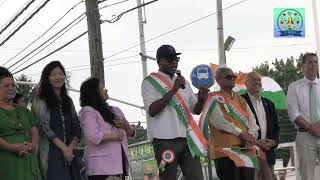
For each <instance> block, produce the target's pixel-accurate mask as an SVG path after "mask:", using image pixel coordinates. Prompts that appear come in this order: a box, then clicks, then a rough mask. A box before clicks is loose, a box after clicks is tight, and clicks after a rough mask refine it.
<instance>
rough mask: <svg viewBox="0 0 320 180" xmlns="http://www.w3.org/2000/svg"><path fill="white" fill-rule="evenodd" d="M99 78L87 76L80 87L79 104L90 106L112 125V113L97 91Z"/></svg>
mask: <svg viewBox="0 0 320 180" xmlns="http://www.w3.org/2000/svg"><path fill="white" fill-rule="evenodd" d="M99 84H100V80H99V79H98V78H94V77H93V78H89V79H87V80H85V81H84V82H83V83H82V84H81V87H80V106H81V107H85V106H91V107H92V108H94V109H95V110H97V111H98V112H99V113H100V114H101V116H102V117H103V119H104V120H105V121H106V122H108V123H110V124H112V125H114V122H113V118H114V117H115V115H114V113H113V112H112V110H111V107H110V106H109V105H108V103H107V102H105V101H104V100H103V99H102V97H101V96H100V93H99Z"/></svg>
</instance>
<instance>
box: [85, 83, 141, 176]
mask: <svg viewBox="0 0 320 180" xmlns="http://www.w3.org/2000/svg"><path fill="white" fill-rule="evenodd" d="M107 92H108V91H107V90H106V89H105V88H104V86H103V84H102V83H100V80H99V79H97V78H89V79H88V80H86V81H84V82H83V83H82V85H81V88H80V105H81V107H82V109H81V111H80V124H81V128H82V130H83V133H84V138H85V144H86V147H85V151H84V160H85V165H86V170H87V175H88V177H89V180H106V179H107V180H109V179H110V180H111V179H112V180H118V179H119V180H123V179H124V178H125V176H126V175H128V171H129V159H128V142H127V137H128V136H131V137H132V136H133V135H134V134H135V131H134V129H133V128H132V127H131V126H130V125H129V123H128V121H127V120H126V119H125V117H124V114H123V113H122V111H121V110H120V109H119V108H117V107H112V106H109V105H108V104H107V103H106V100H107V99H108V98H109V96H108V93H107Z"/></svg>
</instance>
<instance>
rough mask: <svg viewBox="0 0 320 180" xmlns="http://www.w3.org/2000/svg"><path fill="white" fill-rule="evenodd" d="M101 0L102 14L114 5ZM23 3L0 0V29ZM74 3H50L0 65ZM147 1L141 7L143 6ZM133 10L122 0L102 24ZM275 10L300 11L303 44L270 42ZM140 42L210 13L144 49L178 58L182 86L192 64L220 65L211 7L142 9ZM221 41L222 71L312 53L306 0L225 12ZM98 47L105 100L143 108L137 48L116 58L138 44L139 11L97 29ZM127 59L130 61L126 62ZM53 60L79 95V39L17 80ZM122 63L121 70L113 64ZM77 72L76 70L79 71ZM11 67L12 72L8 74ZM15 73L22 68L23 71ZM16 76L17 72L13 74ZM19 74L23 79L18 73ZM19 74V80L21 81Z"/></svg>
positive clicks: (180, 3)
mask: <svg viewBox="0 0 320 180" xmlns="http://www.w3.org/2000/svg"><path fill="white" fill-rule="evenodd" d="M119 1H120V0H107V1H105V2H103V3H101V4H100V7H102V6H106V5H109V4H113V3H116V2H119ZM240 1H241V0H223V7H224V8H226V7H229V6H231V5H233V4H235V3H238V2H240ZM26 2H27V0H10V1H9V0H0V17H1V18H0V27H3V25H5V24H6V23H7V22H8V21H9V19H10V18H11V17H12V16H13V15H14V14H15V13H16V12H17V11H18V10H19V9H20V8H21V7H22V6H23V5H24V4H25V3H26ZM42 2H43V1H40V0H36V1H35V3H34V4H33V5H32V6H30V8H29V9H28V10H27V11H26V13H24V14H23V15H22V16H21V18H19V19H18V20H17V21H16V23H14V24H13V25H12V26H10V28H9V29H8V30H7V31H5V32H4V33H2V34H1V35H0V41H2V40H3V39H4V38H5V37H6V36H7V35H8V34H9V32H10V31H11V30H12V29H14V27H15V26H17V24H18V22H21V21H22V19H23V18H25V17H26V15H27V14H28V13H30V12H32V10H34V9H35V7H36V6H37V5H39V4H41V3H42ZM78 2H80V0H51V1H50V2H49V3H48V4H47V5H46V6H45V7H44V8H43V9H42V10H41V11H40V12H39V13H38V14H36V15H35V16H34V18H32V19H31V20H30V21H29V22H28V23H27V24H26V25H25V26H24V27H22V28H21V30H20V31H18V32H17V33H16V34H15V35H14V36H13V37H12V38H11V39H10V40H9V41H7V42H6V43H5V44H4V45H3V46H1V47H0V65H2V64H3V63H4V62H6V61H7V60H9V59H10V58H12V57H13V56H15V55H16V54H17V53H19V52H20V50H22V49H23V48H25V47H26V46H27V45H28V44H29V43H31V42H32V41H33V40H34V39H35V38H37V37H38V36H39V35H41V34H42V33H43V32H44V31H45V30H46V29H48V28H49V27H50V26H51V25H52V24H53V23H54V22H55V21H57V20H58V19H59V18H60V17H61V16H62V15H63V14H65V13H66V12H67V11H68V10H69V9H70V8H71V7H73V6H74V5H75V4H77V3H78ZM146 2H147V1H146ZM134 6H136V1H135V0H128V1H126V2H123V3H121V4H118V5H114V6H110V7H107V8H104V9H102V10H100V13H101V19H110V18H111V17H112V16H113V15H118V14H120V13H121V12H123V11H125V10H127V9H130V8H132V7H134ZM274 8H305V16H306V20H305V23H306V37H305V38H283V39H280V38H273V9H274ZM145 9H146V20H147V24H145V38H146V40H148V39H152V38H154V37H157V36H158V35H161V34H163V33H166V32H169V31H171V30H172V29H175V28H177V27H180V26H182V25H184V24H187V23H190V22H192V21H194V20H196V19H199V18H201V17H205V16H207V15H210V14H212V15H211V16H208V17H206V18H204V19H202V20H200V21H198V22H195V23H193V24H191V25H188V26H186V27H184V28H181V29H179V30H176V31H174V32H172V33H169V34H166V35H164V36H162V37H160V38H156V39H154V40H152V41H150V42H148V43H147V44H146V49H147V54H148V55H150V56H155V51H156V49H157V48H158V47H159V46H160V45H162V44H171V45H173V46H174V47H175V48H176V50H177V51H178V52H181V53H182V55H181V61H180V63H179V69H180V70H181V71H182V75H184V76H185V77H186V78H187V79H188V80H189V79H190V78H189V77H190V72H191V70H192V68H193V67H195V66H196V65H198V64H209V63H218V62H219V61H218V59H217V58H218V53H217V48H218V45H217V31H216V29H217V25H216V24H217V20H216V15H215V14H214V12H216V1H215V0H197V1H196V0H159V1H158V2H155V3H153V4H150V5H148V6H147V7H146V8H145ZM83 12H85V4H84V3H80V4H79V5H78V6H77V7H75V8H74V9H73V10H72V11H71V12H70V13H69V14H68V15H67V16H66V17H65V18H63V19H62V20H61V21H60V22H59V23H58V24H57V25H56V26H55V27H54V28H52V30H51V31H49V33H48V34H47V35H45V36H44V37H43V38H41V39H40V40H39V41H38V42H37V43H35V44H34V45H33V46H31V47H30V48H28V49H27V50H26V51H25V52H23V53H22V54H21V55H19V56H17V57H16V58H14V59H13V60H12V61H10V62H9V63H7V64H6V66H7V67H9V66H11V65H12V64H15V63H16V62H17V61H18V60H19V59H20V58H21V57H23V56H24V55H26V54H27V53H29V52H30V51H31V50H33V48H35V47H37V46H38V45H40V44H41V43H42V42H44V41H46V40H47V39H48V38H49V37H51V36H52V35H53V34H55V33H56V32H58V31H59V30H60V29H61V28H62V27H64V26H66V25H67V24H68V23H69V22H71V21H72V20H73V19H75V18H76V17H78V16H79V15H80V14H81V13H83ZM223 18H224V35H225V39H226V37H227V36H228V35H231V36H233V37H234V38H235V39H236V42H235V44H234V46H233V47H232V49H231V50H230V51H229V52H226V57H227V65H228V66H229V67H231V68H232V69H234V70H235V71H243V72H245V71H250V70H251V69H252V67H255V66H257V65H260V64H261V63H262V62H264V61H274V59H275V58H287V57H289V56H294V57H298V55H299V54H300V53H304V52H306V51H310V52H314V51H316V44H315V33H314V25H313V13H312V1H310V0H309V1H307V0H267V1H266V0H247V1H245V2H243V3H241V4H239V5H236V6H234V7H231V8H229V9H227V10H225V11H224V17H223ZM86 26H87V24H86V19H84V20H83V21H81V22H80V23H79V24H78V25H76V26H75V27H74V28H72V29H71V30H70V31H68V32H67V33H66V34H65V35H63V36H62V37H61V38H60V39H58V40H57V41H56V42H55V43H53V44H52V45H51V46H49V47H48V48H46V49H45V50H44V51H43V52H41V53H39V54H38V55H36V56H35V57H34V58H32V59H30V60H29V61H28V62H26V63H25V64H24V65H23V66H21V67H24V66H25V65H28V64H29V63H32V62H34V61H35V60H37V59H39V58H41V57H43V56H44V55H46V54H48V53H50V52H51V51H53V50H54V49H56V48H57V47H59V46H61V45H63V44H64V43H66V42H67V41H69V40H71V39H73V38H74V37H76V36H77V35H78V34H80V33H82V32H83V31H85V30H86V28H87V27H86ZM101 28H102V41H103V50H104V57H105V58H107V57H110V58H107V59H106V60H105V66H106V67H105V79H106V87H107V89H108V90H109V95H110V96H111V97H114V98H117V99H121V100H125V101H128V102H131V103H134V104H137V105H142V104H143V103H142V98H141V94H140V85H141V81H142V69H141V63H140V62H138V61H139V60H140V57H139V56H138V54H139V52H140V47H139V46H137V47H135V48H132V49H130V50H128V51H125V52H123V53H120V54H117V55H115V54H116V53H118V52H120V51H122V50H125V49H127V48H129V47H132V46H134V45H137V44H139V32H138V20H137V11H132V12H129V13H128V14H125V15H123V17H122V18H121V19H120V20H119V21H117V22H115V23H112V24H108V23H104V24H103V25H102V26H101ZM128 57H129V58H128ZM53 60H60V61H61V62H62V64H63V65H64V66H65V68H66V69H67V71H68V72H70V74H71V79H70V82H71V86H72V87H73V88H76V89H79V87H80V85H81V82H82V81H84V80H85V79H86V78H88V77H89V76H90V70H89V68H88V66H85V65H89V62H90V61H89V52H88V39H87V36H86V35H85V36H83V37H82V38H80V39H79V40H77V41H75V42H74V43H72V44H71V45H70V46H68V47H66V48H64V49H63V50H61V51H59V52H57V53H56V54H54V55H52V56H50V57H48V58H46V59H45V60H43V61H41V62H40V63H38V64H36V65H34V66H32V67H30V68H29V69H27V70H25V71H23V72H22V73H23V74H26V75H28V76H30V77H31V78H32V79H33V80H35V81H38V80H39V78H40V73H41V71H42V69H43V67H44V66H45V65H46V64H47V63H49V62H50V61H53ZM119 64H120V65H119ZM78 66H81V67H78ZM15 67H17V66H13V68H11V70H13V69H14V68H15ZM21 67H20V68H21ZM18 69H19V68H18ZM157 69H158V66H157V64H156V62H155V61H148V72H149V73H150V72H155V71H157ZM19 74H21V73H19ZM19 74H18V75H19ZM70 95H71V96H72V98H73V99H74V102H75V105H76V107H77V109H80V107H79V103H78V98H79V94H78V93H72V92H70ZM110 104H112V105H116V106H119V107H120V108H121V109H122V110H123V111H124V113H125V115H126V116H127V119H128V120H129V121H145V115H144V112H142V111H141V110H139V109H137V108H134V107H130V106H127V105H123V104H119V103H116V102H113V101H110Z"/></svg>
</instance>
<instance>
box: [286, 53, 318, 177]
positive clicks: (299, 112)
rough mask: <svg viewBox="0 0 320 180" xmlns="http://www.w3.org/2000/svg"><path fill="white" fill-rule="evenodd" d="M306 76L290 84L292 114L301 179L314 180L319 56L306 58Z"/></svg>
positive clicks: (308, 54)
mask: <svg viewBox="0 0 320 180" xmlns="http://www.w3.org/2000/svg"><path fill="white" fill-rule="evenodd" d="M302 64H303V73H304V78H303V79H300V80H297V81H295V82H293V83H291V84H290V85H289V88H288V93H287V96H288V114H289V118H290V121H291V122H293V123H294V125H295V127H296V129H297V130H298V133H297V137H296V146H297V154H298V160H299V165H300V171H301V173H300V174H301V179H303V180H314V169H315V165H316V159H317V158H318V159H320V82H319V79H318V78H317V75H318V71H319V68H318V66H319V65H318V57H317V55H316V54H315V53H306V54H304V55H303V57H302Z"/></svg>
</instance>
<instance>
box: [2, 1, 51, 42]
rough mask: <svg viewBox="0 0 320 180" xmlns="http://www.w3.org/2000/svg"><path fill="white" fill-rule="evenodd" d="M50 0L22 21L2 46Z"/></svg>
mask: <svg viewBox="0 0 320 180" xmlns="http://www.w3.org/2000/svg"><path fill="white" fill-rule="evenodd" d="M49 1H50V0H46V1H45V2H44V3H43V4H42V5H41V6H40V7H39V8H38V9H36V11H34V12H33V13H32V14H31V16H29V17H28V18H27V19H26V20H25V21H24V22H22V24H20V25H19V26H18V27H17V29H15V30H14V31H13V32H12V33H11V34H9V35H8V36H7V38H5V39H4V40H3V41H2V42H1V43H0V47H1V46H2V45H3V44H4V43H6V42H7V41H8V40H9V39H10V38H11V37H12V36H13V35H14V34H15V33H17V32H18V31H19V30H20V29H21V28H22V27H23V26H24V25H25V24H27V22H28V21H29V20H30V19H32V18H33V16H34V15H36V14H37V13H38V12H39V11H40V10H41V9H42V8H43V7H45V6H46V5H47V3H48V2H49Z"/></svg>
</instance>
